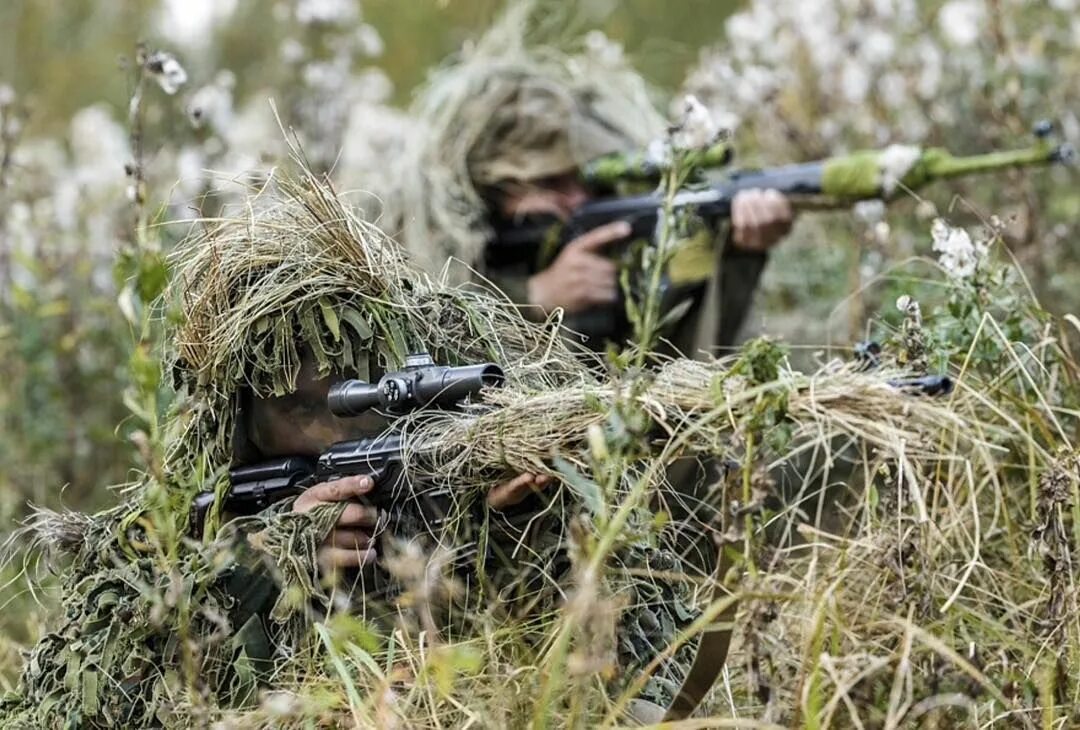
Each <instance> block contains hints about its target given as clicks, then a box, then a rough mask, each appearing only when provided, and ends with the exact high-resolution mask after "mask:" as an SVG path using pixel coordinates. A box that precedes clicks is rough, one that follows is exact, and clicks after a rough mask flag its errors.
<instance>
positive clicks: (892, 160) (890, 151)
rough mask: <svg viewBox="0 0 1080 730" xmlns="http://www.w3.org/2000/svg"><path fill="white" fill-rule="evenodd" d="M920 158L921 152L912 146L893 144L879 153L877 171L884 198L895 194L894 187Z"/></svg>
mask: <svg viewBox="0 0 1080 730" xmlns="http://www.w3.org/2000/svg"><path fill="white" fill-rule="evenodd" d="M920 157H922V150H921V149H919V148H918V147H915V146H913V145H904V144H893V145H889V146H888V147H886V148H885V149H884V150H882V151H881V154H879V155H878V169H879V170H881V191H882V192H883V193H885V197H886V198H888V197H890V196H891V195H892V194H893V193H894V192H896V186H897V185H899V184H900V181H901V180H903V179H904V176H905V175H907V174H908V172H909V171H910V170H911V167H912V166H913V165H914V164H915V163H916V162H918V161H919V158H920Z"/></svg>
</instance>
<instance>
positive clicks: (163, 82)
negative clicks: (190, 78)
mask: <svg viewBox="0 0 1080 730" xmlns="http://www.w3.org/2000/svg"><path fill="white" fill-rule="evenodd" d="M144 68H145V69H146V71H147V73H149V74H150V75H151V76H153V77H154V80H155V81H157V82H158V86H160V87H161V90H162V91H164V92H165V93H166V94H169V95H172V94H175V93H176V92H177V91H179V90H180V87H181V86H183V85H184V84H186V83H187V71H185V70H184V67H183V66H181V65H180V62H179V61H177V60H176V57H175V56H173V55H172V54H171V53H168V52H167V51H154V52H153V53H151V54H150V55H149V56H148V57H147V59H146V64H145V65H144Z"/></svg>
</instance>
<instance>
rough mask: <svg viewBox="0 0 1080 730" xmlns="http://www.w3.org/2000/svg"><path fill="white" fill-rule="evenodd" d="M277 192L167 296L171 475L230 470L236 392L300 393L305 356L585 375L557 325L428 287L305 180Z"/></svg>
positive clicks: (178, 262) (213, 237) (191, 252)
mask: <svg viewBox="0 0 1080 730" xmlns="http://www.w3.org/2000/svg"><path fill="white" fill-rule="evenodd" d="M271 185H272V186H273V187H275V188H278V190H276V191H275V192H274V193H273V194H270V193H267V192H266V191H264V193H263V194H261V195H258V196H256V197H255V198H254V200H253V203H252V207H251V209H250V211H251V212H250V214H249V217H248V218H247V219H246V220H233V221H227V222H225V223H222V224H220V225H217V226H215V227H213V228H211V229H209V230H207V231H206V232H205V233H204V234H202V235H200V236H197V237H195V238H193V239H192V240H190V241H188V242H187V243H186V244H185V245H183V246H182V247H181V248H180V249H179V250H178V251H177V252H176V254H175V255H174V257H173V265H174V271H175V276H174V277H173V281H172V285H171V290H170V292H169V296H170V297H171V298H172V300H173V301H175V302H178V303H179V305H180V307H181V309H182V313H183V321H182V324H180V325H179V326H178V327H177V328H176V331H175V337H174V347H173V358H172V362H171V370H172V373H173V377H174V382H175V385H176V386H177V389H178V390H180V391H181V392H182V393H184V394H185V395H186V396H187V397H186V398H185V399H183V400H182V407H181V410H180V413H178V414H177V419H176V422H175V424H174V426H175V427H177V428H178V429H179V431H180V433H179V435H178V436H177V437H176V438H175V439H174V442H173V443H172V445H171V449H170V451H169V455H168V464H167V466H168V471H169V472H170V473H171V474H172V475H173V476H174V477H176V476H181V475H184V476H183V478H185V479H186V478H188V477H187V476H186V475H188V474H203V475H210V474H213V473H214V472H216V471H220V469H221V467H223V466H225V465H227V464H228V463H229V461H230V459H231V457H232V451H233V437H234V431H235V430H236V425H237V419H236V412H237V408H238V404H239V402H240V400H241V394H243V393H244V392H245V391H248V392H251V393H252V394H254V395H255V396H258V397H268V396H275V395H284V394H287V393H291V392H293V391H294V390H295V389H296V380H297V376H298V373H299V371H300V366H301V360H302V358H303V356H304V352H305V351H306V350H310V351H311V352H312V353H313V354H314V358H315V361H316V365H317V370H318V372H319V373H320V374H321V375H327V374H329V373H331V372H337V373H341V374H343V375H346V376H348V377H357V378H362V379H367V378H369V377H373V376H375V375H377V374H378V373H379V372H380V371H382V370H384V369H387V368H393V367H398V366H400V365H401V364H402V363H403V361H404V358H405V356H406V355H407V354H409V353H411V352H417V351H428V352H430V353H432V355H433V356H435V357H436V358H437V359H438V360H439V361H441V362H445V363H450V364H453V363H459V362H467V361H494V362H497V363H499V364H500V365H502V366H503V367H504V368H505V369H506V371H507V373H508V382H510V383H518V384H524V383H530V382H531V383H538V382H540V381H543V382H547V383H557V382H559V381H560V380H561V379H562V378H564V377H568V376H580V375H582V374H583V373H584V370H585V368H584V365H580V364H579V362H580V361H579V360H578V359H577V358H575V357H574V356H573V355H572V354H571V353H570V351H569V350H568V349H567V346H566V345H565V344H563V343H562V342H561V341H560V339H559V338H558V337H557V336H556V334H555V332H556V330H557V327H555V326H548V325H542V324H538V325H526V326H522V322H521V320H520V317H519V316H518V315H517V312H516V310H515V309H514V308H513V307H512V306H511V305H510V303H509V302H500V301H498V300H494V299H491V298H483V299H481V298H478V297H477V296H475V295H474V294H472V293H470V292H468V291H465V290H462V289H455V288H449V287H445V286H442V285H440V284H438V283H436V282H433V281H432V280H431V279H429V278H428V277H427V276H425V275H424V274H423V273H421V272H420V271H418V270H417V269H416V267H415V266H413V265H412V264H411V263H410V262H408V261H407V259H406V258H405V257H404V256H403V255H402V253H401V251H400V249H399V248H398V247H397V246H395V245H394V244H393V243H392V242H390V241H389V240H388V239H387V238H386V237H385V236H384V235H383V234H382V233H381V232H380V231H379V230H378V229H377V228H375V227H374V226H372V225H370V224H368V223H366V222H364V221H362V220H360V219H359V218H357V217H356V216H355V215H353V214H352V213H351V212H350V211H349V210H348V209H347V208H346V207H345V206H344V205H343V203H342V202H341V201H340V200H339V198H338V197H337V195H336V194H335V193H334V191H333V190H332V189H331V188H330V187H329V185H327V184H326V183H324V182H323V181H321V180H318V179H316V178H315V177H314V176H313V175H311V174H310V173H305V174H304V175H303V176H302V177H301V178H300V179H292V178H288V177H282V178H278V179H276V180H274V181H272V183H271Z"/></svg>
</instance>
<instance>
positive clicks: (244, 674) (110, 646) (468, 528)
mask: <svg viewBox="0 0 1080 730" xmlns="http://www.w3.org/2000/svg"><path fill="white" fill-rule="evenodd" d="M272 184H273V185H275V186H277V187H278V188H280V190H279V191H278V193H279V194H272V193H270V192H267V193H265V194H264V195H262V196H261V197H258V198H256V199H255V200H254V201H253V203H252V210H253V213H252V215H251V217H250V218H249V219H245V220H238V221H234V222H227V223H224V224H221V225H217V226H215V227H213V228H212V229H210V230H209V231H208V232H206V233H205V234H202V235H200V236H198V237H197V238H195V239H194V240H193V241H191V242H189V243H188V244H187V245H185V246H183V247H182V248H181V249H180V251H179V253H178V255H177V257H176V259H175V262H174V263H175V268H174V278H173V284H172V289H171V292H170V297H171V300H172V301H173V302H175V303H178V304H179V305H180V307H181V309H182V311H183V314H184V318H183V322H182V324H180V325H179V326H178V327H177V329H176V332H175V337H174V343H173V347H172V351H171V353H172V354H171V359H170V362H169V363H168V369H169V370H170V372H171V373H172V374H173V376H174V381H175V387H176V389H177V392H178V394H179V396H180V397H179V398H178V401H177V403H178V405H177V406H176V408H175V410H174V412H173V413H172V414H171V416H170V419H169V424H168V426H169V427H168V429H167V432H168V436H167V443H166V446H167V451H166V459H165V463H164V464H163V468H162V469H161V472H160V474H158V475H153V474H148V475H146V476H145V477H144V478H143V479H142V480H141V481H140V482H139V483H138V484H136V485H133V486H132V488H131V489H130V490H129V491H128V498H127V499H126V501H125V502H124V503H123V504H122V505H121V506H119V507H117V508H114V509H112V510H110V511H108V512H106V513H102V514H99V515H95V516H93V517H86V516H81V515H76V514H71V513H67V514H55V513H43V514H41V515H40V516H39V518H38V520H37V523H36V525H35V527H36V529H37V532H38V534H39V536H40V540H41V541H42V542H43V543H44V544H46V545H48V546H49V547H51V548H56V549H59V550H61V551H62V552H64V553H66V554H67V556H68V559H69V560H70V566H69V567H67V568H66V569H65V571H64V573H63V581H62V591H63V592H62V605H63V615H62V617H61V618H60V621H59V624H58V625H57V626H56V627H55V629H54V630H53V631H52V632H51V633H49V634H48V635H46V636H45V637H44V638H43V639H42V640H41V641H40V642H39V644H38V645H37V646H36V647H35V648H34V650H33V651H32V653H31V654H30V656H29V659H28V662H27V664H26V667H25V669H24V672H23V676H22V681H21V686H20V692H19V694H18V695H17V696H13V697H9V698H8V699H6V700H4V701H3V703H2V704H0V726H3V727H20V728H21V727H151V726H154V727H156V726H191V725H199V724H206V723H207V722H208V721H209V720H210V719H211V718H213V717H214V716H216V715H217V713H219V712H220V711H221V710H222V709H223V708H228V707H241V708H242V707H246V706H251V705H252V703H254V702H256V701H257V699H258V695H259V691H260V690H261V689H264V688H267V687H277V686H282V685H283V684H284V685H285V686H289V682H290V681H292V682H293V683H294V684H293V685H292V686H296V685H295V682H296V680H295V679H291V680H290V678H295V677H297V676H298V675H303V673H305V672H307V671H311V670H310V667H311V664H310V663H309V664H305V663H304V659H305V658H306V657H308V658H310V657H312V656H318V655H319V652H320V651H321V647H322V645H321V644H320V641H319V639H318V635H317V633H316V632H313V631H312V630H311V627H312V624H313V622H314V621H316V620H318V619H319V618H321V617H324V616H326V615H328V614H331V613H334V612H335V611H340V610H343V609H344V610H350V609H351V610H355V611H356V612H357V613H358V614H360V615H363V616H364V617H365V619H366V620H368V621H370V622H372V625H373V626H380V625H382V624H383V623H384V622H387V621H389V622H390V623H391V624H392V625H393V626H397V627H400V626H402V625H403V624H402V622H404V626H405V628H406V629H407V630H408V629H410V628H411V629H412V630H415V629H417V628H420V629H427V630H428V633H429V635H430V633H431V631H432V629H435V630H436V631H438V632H442V633H443V634H444V635H445V636H447V637H448V638H457V637H460V636H462V635H467V633H468V632H472V633H476V632H479V631H482V630H484V629H485V628H488V629H490V627H491V626H492V625H496V626H497V625H498V624H499V622H500V621H505V620H507V619H512V618H513V617H515V616H518V617H520V616H523V615H525V616H539V617H542V616H544V615H545V614H550V612H552V611H553V610H554V609H555V608H557V607H558V606H559V605H560V603H561V602H562V601H563V600H564V596H565V590H566V585H565V583H566V581H568V580H572V575H571V574H572V562H573V561H572V553H573V550H572V549H571V548H572V545H571V544H570V543H571V542H572V541H571V540H570V539H569V538H568V534H569V532H572V531H569V532H568V530H567V525H568V523H569V522H570V521H571V520H570V516H571V515H572V514H573V513H575V512H576V511H577V508H576V507H575V505H574V496H573V493H572V492H571V491H568V490H566V489H562V488H555V487H554V486H549V487H548V488H546V489H542V488H543V487H544V479H543V478H537V477H533V476H532V475H530V474H521V473H520V472H521V471H522V469H521V467H520V466H518V467H516V468H515V469H514V470H513V471H512V472H510V473H506V472H505V471H504V472H503V473H502V474H499V473H493V472H492V467H491V466H488V467H485V468H484V469H482V470H478V471H476V472H470V473H472V474H473V476H472V482H471V483H468V484H465V483H459V484H444V486H451V487H454V488H455V490H456V492H455V494H456V499H455V502H454V505H453V511H452V514H451V517H452V519H450V520H448V521H447V523H446V524H445V525H444V526H443V527H442V528H441V532H440V533H439V534H438V535H437V536H436V537H437V542H438V543H439V544H440V546H441V547H442V548H443V549H442V550H436V551H434V553H432V554H431V555H429V556H423V555H422V553H417V551H416V549H415V548H410V547H409V545H414V546H419V549H420V550H426V549H430V548H431V547H432V546H433V545H434V543H435V542H436V541H435V540H431V541H427V542H424V541H423V538H424V535H422V534H420V530H419V529H418V528H415V527H410V526H409V525H407V524H406V525H404V526H402V525H398V526H396V529H395V530H391V532H393V533H394V535H395V537H396V538H400V540H399V542H400V544H401V545H402V546H403V547H401V549H400V551H399V555H397V556H391V557H393V559H387V560H386V561H385V562H386V565H387V566H388V568H389V575H388V576H385V583H386V584H393V587H392V588H391V592H390V593H389V594H386V593H384V594H382V595H376V594H373V593H371V592H367V589H368V588H370V585H368V584H361V585H359V586H355V585H354V587H357V588H358V589H359V590H357V591H353V592H350V591H348V590H342V588H341V586H342V584H341V583H340V582H338V583H328V582H327V578H328V575H327V574H328V573H333V572H334V571H335V569H349V568H361V567H363V566H365V565H366V566H367V568H368V569H369V570H370V569H371V568H372V566H371V563H373V562H378V563H380V564H382V563H384V557H386V556H382V555H379V556H376V554H375V552H374V550H373V546H374V544H375V543H374V541H373V535H374V534H375V532H376V531H377V528H378V525H377V519H376V518H377V515H375V514H374V513H373V512H372V511H371V509H370V508H368V507H365V506H363V505H362V504H359V503H357V502H358V500H359V498H361V497H363V495H365V494H367V493H369V492H370V491H371V490H372V489H373V488H375V485H374V484H373V483H372V482H371V480H370V479H367V478H356V479H343V480H341V481H340V482H337V483H329V484H323V485H318V486H315V487H312V488H311V489H310V490H309V491H308V492H306V493H305V494H303V495H302V496H300V497H298V498H296V499H295V500H292V499H290V500H284V501H282V502H279V503H277V504H275V505H273V506H272V507H271V508H269V509H268V510H265V511H263V512H261V513H259V514H257V515H254V516H251V517H245V518H238V519H235V520H232V521H226V519H225V518H226V516H225V515H221V514H219V513H218V511H217V510H216V509H211V511H210V514H209V516H208V518H207V521H206V524H205V526H204V529H203V535H202V536H201V538H200V536H199V535H198V534H197V533H196V532H195V531H193V530H192V529H191V525H190V522H189V520H190V505H191V504H192V500H193V497H194V496H195V495H196V494H197V493H200V492H204V491H206V490H213V491H215V492H216V493H217V495H219V497H220V496H223V495H225V494H226V493H227V491H228V489H229V482H228V478H227V474H228V469H229V467H230V466H234V465H236V464H238V463H244V462H247V461H251V460H257V459H261V458H266V457H270V456H275V455H281V454H294V453H296V452H300V453H309V454H313V453H317V452H318V451H320V450H321V449H323V448H325V447H326V446H327V445H328V444H329V443H330V442H332V441H335V440H339V439H344V438H346V437H349V436H358V435H373V433H377V432H378V431H380V430H381V429H382V428H383V426H384V425H385V424H384V422H383V421H382V420H381V417H372V418H370V419H364V418H362V419H357V420H355V421H352V422H347V421H342V420H340V419H335V418H334V417H332V416H328V415H327V414H326V413H325V412H324V411H323V410H322V409H321V408H320V405H321V404H322V403H324V402H325V401H324V398H325V393H326V391H327V388H328V387H329V384H330V383H331V382H333V381H334V380H335V379H337V378H341V377H344V376H346V375H349V376H354V377H359V378H364V379H372V378H376V377H377V376H378V374H379V373H380V372H382V371H384V370H387V369H391V368H398V367H400V366H401V364H402V363H403V361H404V358H405V356H406V355H407V354H408V353H409V352H411V351H415V350H421V349H422V350H426V351H428V352H430V353H431V354H432V355H433V356H434V357H435V358H436V359H437V360H439V361H440V362H444V363H447V364H457V363H461V362H476V361H494V362H496V363H498V364H499V365H500V366H501V367H502V368H503V369H504V371H505V372H506V374H507V382H506V388H507V389H510V388H513V389H518V390H519V391H521V392H531V391H543V390H545V389H553V388H559V387H578V386H580V387H584V388H589V387H593V388H595V387H596V384H597V381H596V378H595V376H594V375H593V374H592V371H591V370H590V369H589V368H588V367H587V366H586V365H585V364H583V363H582V361H581V360H579V358H578V357H577V356H576V355H575V354H574V353H573V352H572V351H571V350H570V349H569V347H568V345H566V344H565V341H564V339H563V338H562V337H561V336H560V334H559V333H558V330H557V328H556V327H554V326H552V325H551V324H550V323H548V324H543V323H529V322H527V321H525V320H523V319H522V318H521V316H520V313H519V312H518V310H517V308H516V307H514V306H513V305H511V304H510V303H508V302H505V301H502V300H496V299H493V298H491V297H489V296H486V295H483V294H478V293H471V292H468V291H463V290H459V289H455V288H448V287H446V286H443V285H441V284H436V283H433V282H431V281H430V280H429V279H428V278H427V277H425V276H424V275H423V274H421V273H420V272H418V271H417V270H416V269H415V268H414V267H413V266H411V265H410V264H409V263H408V262H407V261H405V260H404V259H403V258H402V257H401V254H400V252H399V251H398V249H397V248H396V247H395V246H393V245H390V244H389V243H388V242H387V241H386V240H385V239H384V238H383V237H382V235H381V234H380V233H379V232H378V231H377V230H376V229H375V228H374V227H372V226H370V225H368V224H366V223H364V222H362V221H360V220H358V219H356V218H354V217H353V216H351V215H350V214H349V213H348V212H347V210H346V209H345V208H344V207H343V206H342V205H341V203H340V202H339V200H338V199H337V197H336V196H334V195H333V194H332V192H331V191H330V190H329V189H328V188H327V187H326V186H324V185H323V184H322V183H320V182H318V181H316V180H314V179H313V178H311V177H305V178H304V179H303V180H302V181H301V182H300V183H294V182H290V181H288V180H275V181H273V183H272ZM537 466H538V467H541V468H540V469H538V471H540V470H542V468H543V467H544V465H543V464H542V463H541V462H539V461H538V462H537ZM548 474H551V471H550V469H548ZM426 478H429V479H434V480H439V479H440V478H441V477H440V475H439V474H438V473H434V474H427V475H426ZM444 481H445V479H444ZM493 485H494V486H493ZM508 507H512V508H513V514H512V515H511V514H510V513H507V512H506V511H505V509H506V508H508ZM410 533H412V534H410ZM413 537H416V538H417V539H418V540H419V541H412V542H410V538H413ZM418 555H421V557H419V558H418V557H417V556H418ZM376 559H377V560H376ZM409 560H413V561H416V560H420V561H421V563H422V565H421V568H420V569H419V570H416V569H415V566H413V567H410V566H409V565H408V561H409ZM620 560H621V561H622V562H624V563H630V564H637V565H646V566H648V567H649V568H655V569H657V570H662V571H672V570H677V569H678V565H677V563H676V562H673V561H672V559H671V558H670V557H669V556H665V555H664V554H662V551H657V550H655V549H654V548H650V547H648V544H647V542H643V543H641V544H640V545H638V546H634V545H632V544H631V545H629V546H628V548H627V550H625V551H624V554H623V555H622V556H620ZM432 565H434V566H436V568H435V569H432V568H431V567H430V566H432ZM425 566H426V567H425ZM328 569H329V570H328ZM384 572H385V571H384ZM410 576H411V577H410ZM417 576H419V579H420V580H422V581H425V584H424V586H422V590H420V591H413V595H412V598H411V599H410V602H409V603H408V605H406V604H405V603H400V602H396V601H395V597H396V595H399V594H400V592H401V591H405V592H409V590H410V585H409V580H411V579H415V578H417ZM636 580H638V582H639V583H641V588H640V590H637V589H635V590H633V591H632V593H631V595H630V600H629V604H630V605H629V606H627V607H625V608H624V609H622V610H621V611H616V612H613V613H612V615H611V617H610V619H611V620H612V621H614V620H616V617H617V616H621V618H618V621H620V622H621V623H622V624H624V625H626V626H631V627H633V628H632V630H631V631H630V632H629V633H626V632H624V633H623V634H622V636H623V639H621V640H620V641H623V642H624V645H625V648H623V649H622V650H620V651H619V652H618V653H619V656H620V657H621V658H622V659H623V660H624V666H625V667H626V676H627V677H634V676H636V675H635V674H634V669H635V668H640V667H641V666H642V664H641V662H642V661H645V660H648V659H650V658H651V656H652V655H654V654H655V653H656V652H657V651H660V650H661V649H663V647H665V646H666V645H667V644H668V643H669V642H670V641H671V640H672V639H673V638H674V637H675V636H676V635H677V634H678V633H679V631H680V630H681V629H684V628H685V627H686V626H688V625H689V623H690V621H691V620H692V618H693V616H694V613H693V611H692V610H690V609H689V608H688V601H687V600H686V597H685V596H684V595H682V594H681V593H680V590H678V589H677V588H673V587H671V586H667V587H664V586H663V585H662V584H654V583H651V582H650V583H648V584H646V583H645V582H644V581H641V580H640V579H636ZM431 581H434V583H435V585H431V584H430V583H431ZM421 594H422V595H424V596H426V599H425V600H427V601H428V603H429V604H430V603H431V602H432V601H434V598H433V597H439V600H440V601H442V602H445V603H446V605H447V606H453V610H451V611H449V612H448V614H440V613H439V611H438V608H439V607H436V606H432V605H418V604H422V603H423V602H422V601H419V600H418V599H417V598H416V596H417V595H421ZM436 614H438V615H439V616H440V617H441V618H438V619H433V618H432V617H433V616H436ZM447 615H449V616H450V618H449V619H447V618H446V616H447ZM601 619H602V620H607V619H606V618H604V617H601ZM620 646H621V647H622V646H623V645H620ZM688 646H689V645H688ZM613 651H614V650H613ZM680 656H681V654H680ZM680 661H682V660H679V661H676V662H670V663H669V664H671V667H672V669H671V673H670V676H668V674H669V673H668V672H667V671H666V670H665V671H660V672H657V673H656V674H655V676H654V677H653V679H652V680H650V682H649V684H648V686H647V687H646V690H645V693H644V694H645V695H647V696H649V697H650V698H652V699H655V700H656V701H658V702H659V703H663V704H666V703H667V702H668V701H670V698H671V696H672V693H673V692H674V690H675V687H676V686H677V683H678V681H679V677H680V673H679V672H680V666H681V665H680ZM684 663H685V662H684Z"/></svg>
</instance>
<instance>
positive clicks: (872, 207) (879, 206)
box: [851, 200, 885, 225]
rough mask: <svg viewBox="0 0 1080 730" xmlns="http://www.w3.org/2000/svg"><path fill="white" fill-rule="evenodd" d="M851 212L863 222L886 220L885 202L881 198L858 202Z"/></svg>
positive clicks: (873, 222) (868, 223) (871, 222)
mask: <svg viewBox="0 0 1080 730" xmlns="http://www.w3.org/2000/svg"><path fill="white" fill-rule="evenodd" d="M851 212H852V213H853V214H854V215H855V218H856V219H858V220H860V221H862V222H863V223H866V224H867V225H874V224H877V223H879V222H880V221H883V220H885V203H884V202H882V201H880V200H864V201H862V202H859V203H856V204H855V206H854V207H853V208H852V210H851Z"/></svg>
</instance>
